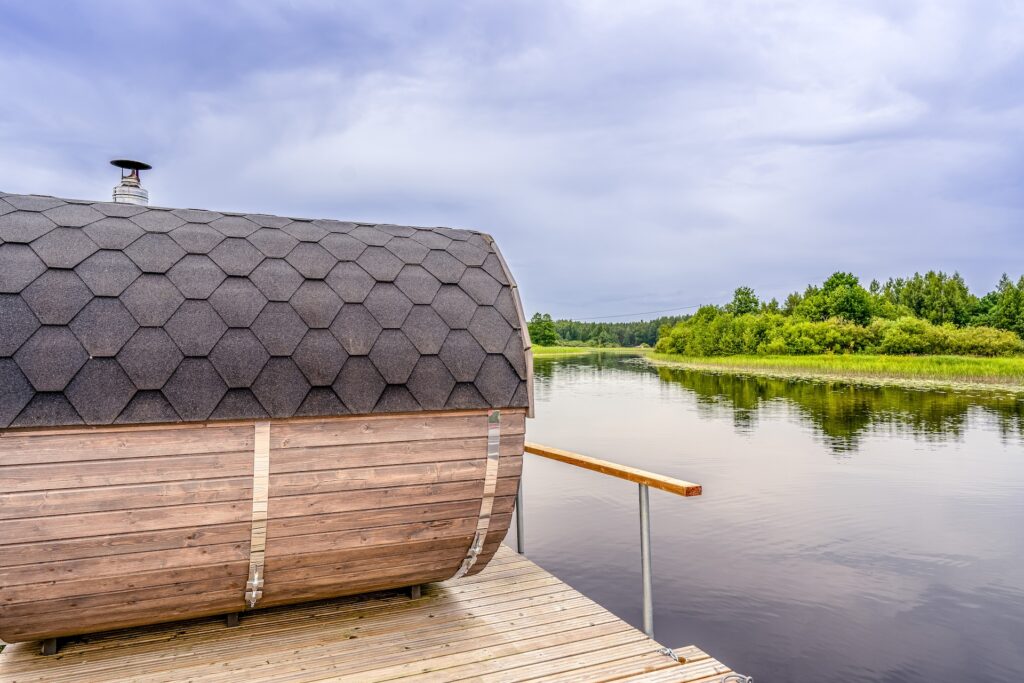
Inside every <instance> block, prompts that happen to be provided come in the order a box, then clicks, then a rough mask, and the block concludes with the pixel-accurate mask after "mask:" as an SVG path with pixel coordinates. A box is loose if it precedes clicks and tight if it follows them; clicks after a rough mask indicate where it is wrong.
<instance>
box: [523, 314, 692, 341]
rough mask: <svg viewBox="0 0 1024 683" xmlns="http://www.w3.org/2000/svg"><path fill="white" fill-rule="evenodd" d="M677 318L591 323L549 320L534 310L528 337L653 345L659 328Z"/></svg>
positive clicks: (672, 322) (677, 317)
mask: <svg viewBox="0 0 1024 683" xmlns="http://www.w3.org/2000/svg"><path fill="white" fill-rule="evenodd" d="M680 320H682V317H681V316H667V317H662V318H657V319H655V320H640V321H635V322H620V323H605V322H601V323H595V322H583V321H580V320H552V319H551V316H550V315H548V314H547V313H534V315H533V318H532V319H531V320H530V322H529V324H528V327H529V328H530V339H531V340H532V341H533V343H534V344H539V345H540V346H599V347H609V346H644V345H646V346H654V345H655V344H656V343H657V341H658V332H659V330H661V329H662V328H664V327H666V326H671V325H674V324H675V323H677V322H678V321H680Z"/></svg>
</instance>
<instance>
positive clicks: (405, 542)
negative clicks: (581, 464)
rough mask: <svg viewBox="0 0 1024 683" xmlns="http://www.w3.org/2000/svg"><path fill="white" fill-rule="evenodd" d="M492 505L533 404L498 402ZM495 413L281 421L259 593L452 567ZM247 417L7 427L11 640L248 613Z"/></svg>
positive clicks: (505, 488) (1, 502)
mask: <svg viewBox="0 0 1024 683" xmlns="http://www.w3.org/2000/svg"><path fill="white" fill-rule="evenodd" d="M502 417H503V419H502V443H501V454H502V455H501V460H500V466H499V477H500V479H499V483H498V491H497V496H498V497H497V498H496V501H495V508H494V509H495V513H494V517H493V518H492V523H491V527H490V530H489V533H488V536H487V542H486V544H485V546H484V555H482V556H481V558H480V560H479V561H478V563H477V566H476V567H475V568H474V572H471V573H475V572H476V571H479V570H480V569H482V568H483V566H484V565H485V564H486V562H487V560H488V559H489V558H490V556H491V555H493V553H494V551H495V550H496V549H497V547H498V544H499V543H500V541H501V539H502V538H503V537H504V535H505V533H506V532H507V530H508V526H509V523H510V520H511V513H512V509H513V505H514V499H515V492H516V487H517V486H518V479H519V474H520V472H521V468H522V452H523V441H524V431H525V430H524V417H525V411H522V410H516V411H504V412H503V416H502ZM486 434H487V426H486V412H485V411H475V412H468V411H467V412H458V413H431V414H426V413H421V414H411V415H386V416H359V417H342V418H331V419H296V420H287V421H274V422H272V424H271V456H270V463H271V470H270V504H269V522H268V529H267V536H268V538H267V565H266V570H265V579H266V584H265V586H264V597H263V599H262V600H261V601H260V603H259V605H258V607H263V606H270V605H275V604H285V603H291V602H300V601H304V600H311V599H317V598H322V597H332V596H338V595H348V594H354V593H359V592H367V591H371V590H378V589H384V588H394V587H398V586H403V585H410V584H413V583H424V582H429V581H437V580H443V579H447V578H449V577H450V576H451V575H452V574H453V573H454V572H455V570H456V569H457V568H458V566H459V564H460V563H461V562H462V559H463V557H464V556H465V552H466V549H467V548H468V546H469V543H470V541H471V539H472V536H473V530H474V529H475V526H476V518H477V513H478V512H479V505H480V495H481V491H482V488H483V473H484V466H485V455H486V441H487V436H486ZM253 435H254V428H253V424H252V423H248V424H246V423H219V424H218V423H210V424H196V425H176V426H146V427H128V428H121V427H111V428H101V429H100V428H97V429H63V430H52V431H46V432H40V431H34V432H25V431H8V432H3V433H0V638H2V639H4V640H6V641H8V642H15V641H19V640H31V639H37V638H44V637H52V636H60V635H70V634H75V633H86V632H93V631H98V630H104V629H109V628H121V627H127V626H135V625H142V624H148V623H157V622H161V621H172V620H177V619H184V618H191V617H198V616H205V615H212V614H220V613H227V612H234V611H241V610H242V609H244V606H245V603H244V599H243V595H244V590H245V588H244V586H245V581H246V577H247V574H248V560H249V538H250V531H251V514H252V471H253V445H254V444H253Z"/></svg>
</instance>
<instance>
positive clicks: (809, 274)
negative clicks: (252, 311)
mask: <svg viewBox="0 0 1024 683" xmlns="http://www.w3.org/2000/svg"><path fill="white" fill-rule="evenodd" d="M115 157H128V158H135V159H141V160H144V161H147V162H149V163H151V164H152V165H153V166H154V169H153V170H152V171H150V172H148V173H147V174H145V175H144V177H143V181H144V184H145V186H146V187H147V188H148V189H149V191H150V196H151V201H152V203H153V204H154V205H158V206H173V207H194V208H209V209H219V210H223V211H244V212H268V213H276V214H283V215H288V216H297V217H316V218H320V217H326V218H340V219H349V220H361V221H373V222H388V223H402V224H409V225H425V226H436V225H447V226H452V227H462V228H472V229H477V230H482V231H485V232H488V233H491V234H492V235H494V236H495V238H496V240H497V242H498V245H499V246H500V247H501V249H502V252H503V253H504V255H505V257H506V259H507V260H508V261H509V263H510V266H511V268H512V270H513V273H514V274H515V276H516V279H517V280H518V283H519V286H520V291H521V293H522V295H523V299H524V304H525V307H526V310H527V312H528V314H529V313H532V312H534V311H544V312H549V313H551V314H552V315H554V316H555V317H573V318H578V319H607V320H629V319H638V318H650V317H653V315H652V314H646V313H647V312H651V311H665V310H668V309H673V310H676V309H681V310H680V312H684V313H685V312H686V311H687V310H688V309H686V308H685V307H691V306H695V305H697V304H701V303H708V302H710V303H722V302H725V301H728V300H729V299H730V298H731V293H732V290H733V289H734V288H735V287H737V286H740V285H747V286H751V287H753V288H754V289H755V290H756V291H757V292H758V294H759V295H761V296H762V297H763V298H769V297H772V296H776V297H779V298H780V299H782V298H783V297H785V295H786V294H787V293H788V292H790V291H793V290H802V289H803V288H804V287H805V286H806V285H807V284H808V283H810V282H820V281H821V280H823V279H824V278H825V277H827V276H828V275H829V274H830V273H832V272H833V271H836V270H848V271H852V272H854V273H856V274H857V275H859V276H860V277H861V279H862V280H863V281H864V282H868V281H870V280H871V279H872V278H879V279H882V280H884V279H886V278H888V277H890V276H900V275H908V274H912V273H913V272H915V271H925V270H928V269H933V268H934V269H943V270H947V271H953V270H957V271H959V272H960V273H961V274H963V275H964V277H965V278H966V279H967V282H968V284H969V285H970V286H971V288H972V289H973V290H974V291H975V292H976V293H983V292H986V291H988V290H990V289H992V288H993V287H994V286H995V285H996V283H997V281H998V279H999V276H1000V275H1001V274H1002V273H1003V272H1009V273H1010V274H1011V275H1013V276H1014V277H1017V276H1019V275H1021V274H1022V273H1024V2H1022V1H1020V0H1018V1H1006V2H1001V1H998V0H985V1H979V0H967V1H964V2H956V1H949V2H938V1H935V2H932V1H915V0H900V1H899V2H881V1H872V0H861V1H858V2H831V1H829V0H815V2H806V1H804V0H798V1H793V2H772V1H761V2H736V1H732V0H707V1H698V0H694V1H690V2H679V1H675V0H673V1H670V2H655V1H650V2H648V1H646V0H630V2H621V0H611V1H607V2H604V1H600V0H593V1H589V2H559V1H556V0H542V1H537V2H516V1H509V0H505V1H494V2H488V1H486V0H480V1H477V2H444V1H443V0H435V1H431V2H417V1H408V2H399V1H388V0H376V1H367V2H359V1H349V2H337V3H335V2H315V1H311V2H299V1H293V2H271V1H269V0H268V1H264V2H259V3H256V2H231V1H227V0H218V1H217V2H208V1H206V0H203V1H201V2H188V1H182V0H176V1H174V2H170V1H165V2H158V1H153V2H136V3H128V2H123V0H118V1H116V2H115V1H102V0H97V1H93V2H82V3H76V2H59V3H58V2H55V1H53V0H39V1H38V2H32V3H26V2H22V1H15V0H0V190H2V191H5V192H24V193H35V194H50V195H57V196H63V197H71V198H82V199H98V200H104V199H108V198H109V196H110V191H111V188H112V186H113V185H114V184H115V183H116V181H117V171H116V169H113V168H112V167H110V166H109V165H108V164H107V162H108V161H109V160H110V159H112V158H115ZM641 314H646V315H641ZM610 316H616V317H610Z"/></svg>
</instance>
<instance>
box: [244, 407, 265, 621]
mask: <svg viewBox="0 0 1024 683" xmlns="http://www.w3.org/2000/svg"><path fill="white" fill-rule="evenodd" d="M254 429H255V432H256V433H255V435H254V439H253V449H252V455H253V458H252V531H251V534H250V540H249V579H248V580H247V581H246V582H245V601H246V602H247V603H249V609H252V608H254V607H256V602H257V601H258V600H259V599H260V598H261V597H263V566H264V564H265V561H266V554H267V509H268V502H269V498H270V423H269V422H257V423H256V424H255V426H254Z"/></svg>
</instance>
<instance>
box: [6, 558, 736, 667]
mask: <svg viewBox="0 0 1024 683" xmlns="http://www.w3.org/2000/svg"><path fill="white" fill-rule="evenodd" d="M660 649H661V645H660V644H658V643H656V642H655V641H653V640H650V639H649V638H647V637H646V636H645V635H644V634H643V633H641V632H639V631H637V630H636V629H634V628H632V627H630V626H629V625H628V624H626V623H625V622H623V621H621V620H620V619H618V618H617V617H615V616H614V615H612V614H611V613H610V612H608V611H607V610H605V609H603V608H602V607H600V606H599V605H597V604H596V603H594V602H593V601H591V600H590V599H588V598H586V597H585V596H583V595H581V594H580V593H578V592H577V591H575V590H573V589H572V588H570V587H569V586H567V585H566V584H564V583H563V582H561V581H559V580H558V579H557V578H555V577H554V576H552V575H551V574H549V573H548V572H546V571H544V570H543V569H541V568H540V567H538V566H537V565H535V564H534V563H532V562H530V561H529V560H528V559H526V558H524V557H521V556H519V555H516V554H515V553H513V552H512V551H511V550H510V549H509V548H507V547H504V546H503V547H501V549H500V550H499V551H498V552H497V555H496V556H495V558H494V560H493V562H492V563H491V564H490V565H489V566H488V567H487V568H486V569H485V570H484V571H483V572H481V573H480V574H478V575H476V576H473V577H466V578H462V579H459V580H454V581H445V582H442V583H437V584H431V585H429V586H427V587H425V589H424V591H423V597H422V598H420V599H417V600H410V599H409V598H408V597H407V596H405V595H402V594H400V593H395V592H390V593H380V594H373V595H366V596H355V597H349V598H339V599H335V600H329V601H323V602H317V603H310V604H301V605H294V606H290V607H277V608H271V609H265V610H258V611H255V612H252V613H247V614H245V615H243V617H242V620H241V625H240V626H239V627H237V628H226V627H225V626H224V624H223V620H222V619H221V618H218V617H212V618H206V619H196V620H191V621H187V622H179V623H174V624H163V625H156V626H145V627H140V628H136V629H125V630H121V631H112V632H108V633H103V634H95V635H91V636H83V637H79V638H74V639H71V640H69V641H68V642H67V644H65V645H63V646H62V648H61V650H60V652H59V653H58V654H57V655H54V656H50V657H43V656H41V655H39V654H38V652H39V646H38V643H18V644H15V645H10V646H8V647H7V649H6V650H5V651H4V652H3V653H0V682H3V683H31V682H40V683H41V682H43V681H45V682H47V683H64V682H66V681H75V682H76V683H77V682H79V681H81V682H86V683H87V682H90V681H97V682H98V681H128V680H131V681H147V682H148V683H160V682H161V681H164V682H169V681H180V680H189V681H205V682H207V683H213V682H215V681H237V680H245V681H275V682H278V681H280V682H282V683H288V682H291V683H309V682H311V681H328V680H329V681H359V682H360V683H363V682H365V681H410V680H415V681H457V680H483V681H505V682H512V681H547V680H557V681H581V682H583V681H587V682H589V681H604V680H607V681H611V680H615V681H619V680H623V681H679V682H681V683H690V682H693V683H696V682H697V681H700V682H701V683H710V682H711V681H716V680H720V679H721V677H722V676H723V675H724V674H726V673H729V669H728V668H727V667H725V666H724V665H722V664H721V663H720V662H718V661H717V660H715V659H713V658H711V657H709V656H708V655H707V654H705V653H704V652H702V651H701V650H699V649H698V648H696V647H693V646H690V647H686V648H679V649H678V650H677V653H678V654H679V655H680V656H682V657H684V658H685V659H686V662H685V663H684V664H677V663H676V662H674V661H673V660H672V659H671V658H669V657H668V656H666V655H664V654H661V653H660V652H659V650H660Z"/></svg>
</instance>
